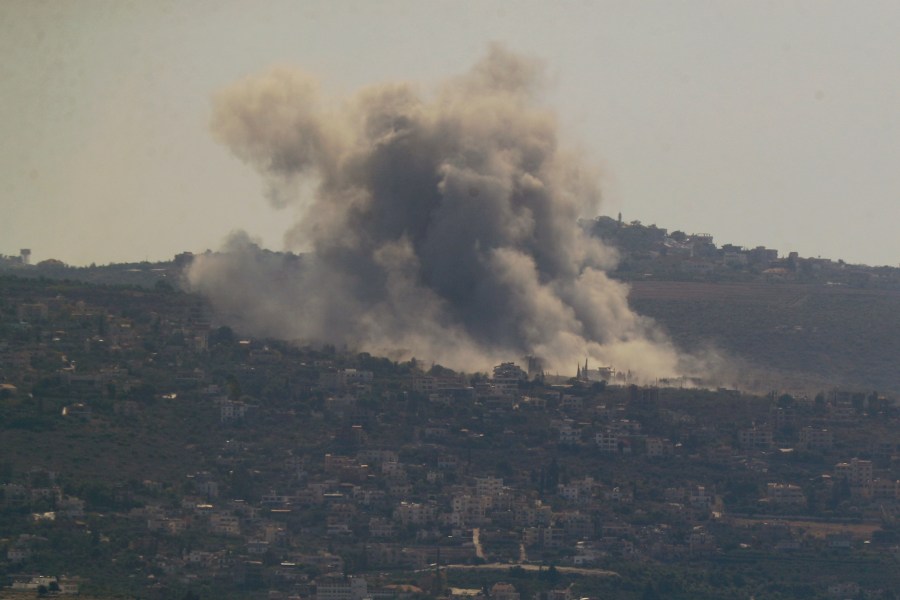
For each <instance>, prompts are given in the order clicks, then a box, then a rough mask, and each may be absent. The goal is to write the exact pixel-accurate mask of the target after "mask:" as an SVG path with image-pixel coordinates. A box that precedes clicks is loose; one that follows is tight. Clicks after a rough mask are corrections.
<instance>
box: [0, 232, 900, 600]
mask: <svg viewBox="0 0 900 600" xmlns="http://www.w3.org/2000/svg"><path fill="white" fill-rule="evenodd" d="M630 228H632V229H636V226H631V227H630ZM668 239H670V236H666V235H662V236H660V237H659V240H660V243H662V244H666V243H668V242H666V240H668ZM678 243H679V244H690V243H691V242H690V238H686V239H685V240H683V241H682V242H678ZM739 256H745V257H747V258H746V263H744V262H743V261H741V263H740V265H739V266H740V267H741V268H750V267H751V266H753V265H755V264H756V263H755V262H754V261H753V260H751V259H750V258H749V257H750V254H739ZM753 256H768V257H769V258H767V259H765V260H767V261H769V263H771V261H772V260H776V259H774V258H773V256H774V255H773V253H761V252H757V253H756V254H754V255H753ZM23 258H25V260H24V261H23V262H25V263H27V257H23ZM8 260H9V259H8ZM179 260H184V258H183V257H182V259H179ZM685 260H691V259H689V258H686V259H685ZM709 260H710V262H711V263H715V262H716V260H718V259H713V258H710V259H709ZM175 262H177V261H175ZM38 268H39V267H38ZM715 268H716V269H719V268H725V269H731V267H728V266H720V265H718V264H717V266H716V267H715ZM771 268H775V267H771V266H766V269H771ZM779 268H782V267H779ZM783 268H784V269H786V270H787V269H788V268H787V267H783ZM835 268H837V267H835ZM766 269H764V270H766ZM788 272H789V271H788ZM159 281H160V282H163V281H164V280H163V279H160V280H159ZM573 372H574V373H575V376H574V377H569V378H566V377H562V378H552V377H550V376H549V375H547V374H544V373H542V372H541V370H540V369H539V366H538V365H537V363H536V362H534V361H533V360H529V358H528V357H510V358H509V362H504V363H502V364H498V365H495V366H490V365H487V366H486V371H485V372H483V373H458V372H454V371H451V370H449V369H446V368H444V367H441V366H440V365H435V364H422V363H420V362H419V361H416V360H415V359H413V360H410V361H407V362H399V363H398V362H393V361H391V360H388V359H385V358H379V357H375V356H371V355H368V354H360V353H354V352H351V351H347V350H341V349H338V348H334V347H319V348H309V347H298V346H295V345H291V344H288V343H285V342H279V341H275V340H265V339H251V338H246V337H243V336H240V335H239V334H237V333H236V332H234V331H232V330H231V329H229V328H228V327H227V326H222V325H216V324H215V323H214V322H213V316H212V315H211V314H210V313H209V309H208V308H207V306H206V304H205V302H204V301H203V300H202V299H201V298H198V297H195V296H192V295H190V294H186V293H183V292H179V291H177V290H176V289H174V287H173V286H169V285H167V284H163V285H154V286H151V287H139V286H134V285H130V286H111V285H92V284H84V283H77V282H73V281H63V280H54V279H47V278H44V279H32V278H20V277H15V276H3V277H0V443H2V447H3V449H4V450H3V454H2V459H0V481H2V485H0V508H2V510H0V531H2V536H3V537H2V539H0V547H2V559H0V578H2V581H0V583H2V585H4V586H6V588H8V589H9V590H10V593H12V592H13V590H18V591H20V592H22V593H26V592H27V593H32V594H37V595H46V594H70V593H81V594H82V595H87V596H88V597H93V596H96V597H100V598H102V597H129V598H132V597H133V598H229V597H234V598H238V597H240V598H268V599H289V598H290V599H298V598H300V599H309V600H363V599H364V598H380V599H384V600H387V599H392V598H485V599H488V598H490V599H495V598H496V599H501V600H516V599H531V598H536V599H538V600H549V599H553V600H565V599H571V598H598V599H599V598H610V597H615V598H726V597H728V598H731V597H751V596H753V597H767V598H812V597H828V598H856V597H866V598H892V597H895V596H893V595H892V594H893V593H894V592H893V590H896V589H898V583H900V581H898V575H897V572H898V571H897V568H896V566H897V561H898V559H900V528H898V525H897V518H898V515H900V445H898V439H897V436H896V430H897V426H898V418H900V406H898V404H897V401H896V398H895V397H893V396H888V395H882V394H878V393H877V392H874V393H873V392H871V391H870V390H867V389H848V388H840V387H835V388H830V389H822V390H821V391H820V392H819V393H817V394H815V395H802V396H801V395H792V394H789V393H786V392H785V391H783V390H778V389H773V391H772V392H771V393H768V394H762V395H750V394H746V393H742V392H741V391H738V390H733V389H712V390H708V389H696V388H690V387H683V386H682V383H683V382H671V383H669V384H667V383H665V382H661V383H660V385H658V386H637V385H633V384H630V383H629V381H628V380H627V374H624V373H618V372H616V370H615V368H614V366H611V365H592V364H590V363H589V362H585V363H584V364H580V365H573ZM801 565H802V568H799V567H800V566H801ZM92 595H93V596H92Z"/></svg>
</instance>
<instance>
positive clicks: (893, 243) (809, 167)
mask: <svg viewBox="0 0 900 600" xmlns="http://www.w3.org/2000/svg"><path fill="white" fill-rule="evenodd" d="M898 32H900V3H898V2H896V1H895V0H890V1H884V2H876V1H859V2H850V1H848V0H841V1H827V0H811V1H798V2H788V1H785V0H779V1H772V2H768V1H764V0H746V1H737V0H721V1H700V0H683V1H673V0H660V1H649V0H647V1H640V0H639V1H635V0H623V1H607V0H598V1H594V2H590V1H584V2H561V1H554V2H547V1H543V0H542V1H534V2H530V1H521V2H503V1H491V0H477V1H465V0H454V1H440V2H439V1H423V0H415V1H413V0H411V1H392V0H378V1H377V2H372V1H371V0H365V1H359V2H351V1H340V0H328V1H321V2H319V1H315V0H306V1H297V0H285V1H279V0H267V1H266V2H251V1H238V0H231V1H228V0H214V1H201V0H191V1H185V2H167V1H164V0H141V1H134V2H129V1H127V0H112V1H108V2H107V1H98V0H77V1H76V0H73V1H64V0H57V1H52V2H43V1H38V0H4V1H3V2H0V56H2V59H0V254H18V251H19V249H20V248H25V247H27V248H31V249H32V259H33V260H34V261H40V260H44V259H47V258H57V259H60V260H63V261H65V262H67V263H69V264H75V265H81V264H88V263H91V262H96V263H98V264H105V263H109V262H125V261H139V260H145V259H146V260H167V259H170V258H171V257H172V256H173V255H174V254H176V253H178V252H181V251H185V250H189V251H194V252H199V251H203V250H205V249H207V248H212V249H215V248H218V247H219V246H220V244H221V242H222V240H223V238H224V237H225V236H226V235H227V234H228V233H229V232H230V231H232V230H235V229H245V230H246V231H248V232H249V233H250V234H251V235H253V236H256V237H258V238H259V239H260V240H262V242H263V244H264V245H265V246H266V247H268V248H271V249H273V250H279V249H281V248H282V247H283V245H282V241H281V240H282V235H283V233H284V232H285V230H286V229H287V227H288V225H289V224H290V222H291V221H292V220H293V218H294V216H293V215H292V214H290V213H285V212H283V211H277V210H275V209H273V208H271V207H270V206H269V205H268V204H267V202H266V200H265V199H264V197H263V191H264V187H263V182H262V181H261V180H260V178H259V177H258V176H257V174H256V173H255V172H254V171H253V170H252V169H251V168H250V167H248V166H246V165H244V164H242V163H241V162H239V161H238V160H236V159H234V158H232V157H231V156H230V155H229V153H228V151H227V150H226V149H225V148H223V147H221V146H219V145H218V144H216V142H215V141H214V140H213V139H212V137H211V136H210V134H209V129H208V124H209V118H210V109H211V104H210V100H211V97H212V96H213V94H214V93H215V92H216V91H217V90H219V89H221V88H222V87H224V86H226V85H228V84H230V83H232V82H233V81H235V80H237V79H239V78H241V77H243V76H246V75H250V74H253V73H258V72H260V71H263V70H265V69H266V68H268V67H270V66H272V65H296V66H298V67H300V68H303V69H304V70H306V71H309V72H312V73H315V74H317V75H318V76H319V77H321V79H322V81H323V85H324V86H325V88H326V90H328V91H329V92H331V93H333V94H335V95H341V94H348V93H351V92H353V91H354V90H356V89H357V88H359V87H360V86H363V85H366V84H370V83H379V82H383V81H387V80H410V81H417V82H420V83H421V85H422V87H423V90H427V88H428V86H429V84H433V83H436V82H439V81H440V80H442V79H444V78H445V77H447V76H452V75H454V74H458V73H461V72H464V71H466V70H467V69H468V68H469V67H470V66H471V65H472V63H474V62H475V61H476V60H478V59H479V58H480V57H481V56H483V55H484V54H485V52H486V49H487V46H488V44H489V43H490V42H501V43H503V44H504V45H505V46H506V47H507V48H509V49H510V50H512V51H514V52H517V53H521V54H524V55H526V56H530V57H534V58H537V59H539V60H541V61H542V62H543V63H544V65H545V67H546V70H547V73H548V74H549V79H550V81H551V86H550V89H549V90H548V92H547V93H546V95H545V98H544V99H543V101H544V102H545V103H546V104H548V105H549V106H551V107H553V108H554V109H555V110H556V112H557V113H558V116H559V120H560V122H561V123H562V125H563V129H564V140H565V143H566V145H570V146H574V147H576V148H579V149H581V150H582V151H583V152H584V153H586V154H587V155H588V156H589V157H590V160H591V161H592V162H594V163H595V164H597V165H599V166H600V169H601V173H602V176H601V177H602V179H601V187H602V189H603V191H604V196H605V204H604V207H603V209H602V212H603V213H604V214H609V215H615V214H616V213H618V212H619V211H621V212H622V213H623V218H624V219H625V220H627V221H631V220H635V219H637V220H640V221H642V222H643V223H645V224H649V223H656V224H658V225H659V226H661V227H668V228H669V229H670V230H674V229H682V230H684V231H686V232H688V233H691V232H707V233H711V234H713V235H714V236H715V239H716V242H717V243H724V242H731V243H736V244H741V245H745V246H756V245H765V246H768V247H771V248H777V249H778V250H779V251H780V252H782V253H785V254H786V253H787V252H789V251H797V252H799V253H800V254H801V255H802V256H818V255H821V256H823V257H829V258H833V259H838V258H840V259H843V260H846V261H847V262H853V263H855V262H864V263H869V264H878V265H880V264H889V265H894V266H897V265H898V263H900V235H898V225H900V123H898V113H900V35H898ZM586 216H593V215H586Z"/></svg>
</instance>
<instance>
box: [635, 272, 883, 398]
mask: <svg viewBox="0 0 900 600" xmlns="http://www.w3.org/2000/svg"><path fill="white" fill-rule="evenodd" d="M630 299H631V303H632V306H633V307H634V308H635V310H637V311H638V312H639V313H641V314H644V315H647V316H650V317H653V318H654V319H656V320H657V321H658V322H659V323H660V324H661V325H662V326H663V327H664V328H665V329H666V330H667V331H668V332H669V334H670V335H671V336H672V337H673V339H674V340H675V341H676V343H677V344H678V345H679V346H681V347H683V348H687V349H691V348H697V347H699V346H703V345H705V344H708V343H712V344H714V345H715V346H716V347H718V348H721V349H723V350H725V351H727V352H728V353H730V354H732V355H734V356H738V357H741V358H743V359H745V360H746V361H748V362H750V363H751V364H752V365H754V366H757V367H759V368H760V369H762V371H763V372H764V373H766V372H768V373H771V375H772V379H773V382H778V381H779V380H783V379H788V380H790V381H794V382H798V381H799V382H803V381H809V382H812V383H815V384H818V385H819V386H825V385H829V386H831V385H833V386H849V387H856V388H861V389H866V390H878V391H890V392H897V391H898V390H900V377H898V375H897V372H896V369H895V365H896V364H897V363H898V361H900V318H898V314H900V313H898V311H900V292H897V291H892V290H880V289H853V288H848V287H843V286H828V285H817V284H773V283H769V284H767V283H707V282H677V281H635V282H632V283H631V295H630Z"/></svg>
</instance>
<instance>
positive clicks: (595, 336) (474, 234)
mask: <svg viewBox="0 0 900 600" xmlns="http://www.w3.org/2000/svg"><path fill="white" fill-rule="evenodd" d="M540 79H541V70H540V68H539V66H538V65H537V64H536V63H535V62H533V61H529V60H526V59H523V58H520V57H518V56H515V55H513V54H511V53H509V52H507V51H505V50H503V49H502V48H499V47H493V48H491V49H490V51H489V53H488V55H487V56H486V58H484V59H483V60H482V61H480V62H479V63H477V64H476V65H475V66H474V67H473V68H472V69H471V70H470V71H469V72H468V73H466V74H465V75H462V76H460V77H456V78H452V79H450V80H448V81H446V82H445V83H444V84H443V85H441V86H440V87H439V88H438V89H437V90H435V91H433V92H432V93H429V94H424V93H422V92H420V91H419V90H417V88H416V87H415V86H413V85H410V84H403V83H401V84H385V85H380V86H374V87H370V88H366V89H363V90H361V91H360V92H358V93H357V94H356V95H355V96H353V97H352V98H349V99H346V100H343V101H335V100H334V99H329V98H324V97H323V96H322V94H321V93H320V91H319V88H318V85H317V82H316V80H315V79H314V78H312V77H310V76H309V75H307V74H304V73H302V72H299V71H296V70H289V69H276V70H272V71H270V72H268V73H265V74H263V75H260V76H257V77H252V78H249V79H246V80H244V81H241V82H238V83H237V84H235V85H234V86H232V87H231V88H229V89H226V90H224V91H223V92H222V93H221V94H219V95H218V97H217V98H216V100H215V103H214V114H213V119H212V131H213V134H214V135H215V137H216V138H217V139H218V140H219V141H220V142H222V143H223V144H225V145H227V146H228V147H229V148H230V149H231V150H232V152H233V153H234V154H235V155H236V156H237V157H239V158H240V159H242V160H243V161H245V162H246V163H248V164H250V165H252V166H253V167H255V168H256V169H257V170H258V171H259V172H260V173H261V174H262V176H263V177H264V179H265V181H266V185H267V195H268V197H269V199H270V200H271V202H272V204H273V205H274V206H275V207H278V208H282V209H284V208H288V207H293V210H294V211H295V213H296V214H297V215H298V216H297V220H296V222H295V223H294V224H293V226H292V227H291V229H290V230H289V231H288V233H287V234H286V236H285V241H286V249H288V250H293V251H298V252H302V253H303V254H302V256H301V258H300V259H296V258H293V259H292V258H290V256H289V255H288V256H285V255H281V254H274V253H270V252H267V251H265V250H262V249H261V248H259V246H258V245H256V244H254V243H253V242H252V241H251V240H250V239H249V238H248V237H247V236H246V234H242V233H239V234H234V235H233V236H232V237H231V239H230V240H229V241H228V242H227V243H226V247H225V249H224V251H223V252H222V253H217V254H206V255H203V256H199V257H197V259H196V260H195V261H194V263H193V265H192V267H191V268H190V271H189V273H188V279H189V282H190V285H191V286H192V288H193V289H194V290H196V291H199V292H201V293H204V294H206V295H207V296H209V297H210V298H211V300H212V302H213V304H214V306H215V307H216V308H217V309H218V310H219V311H220V313H221V314H222V315H223V318H225V319H226V320H228V321H229V322H230V323H232V324H233V325H234V326H236V327H237V328H239V329H241V330H243V331H245V332H247V333H251V334H257V335H266V336H278V337H282V338H288V339H297V340H304V341H309V342H329V343H337V344H347V345H349V346H351V347H355V348H358V349H360V350H366V351H369V352H373V353H380V354H388V355H393V356H397V355H398V353H399V354H404V353H405V354H407V355H416V356H418V357H420V358H423V357H424V358H430V359H434V360H438V361H440V362H442V363H443V364H446V365H448V366H455V367H457V368H478V369H484V368H485V366H486V365H487V364H490V363H489V362H488V361H496V360H499V359H507V360H508V359H515V358H517V357H520V356H523V355H525V354H533V355H536V356H539V357H541V358H542V359H543V360H544V362H545V364H546V365H547V366H548V367H549V368H550V369H558V370H560V371H561V372H569V371H571V370H573V367H574V365H575V364H576V363H577V362H579V361H583V360H584V357H586V356H590V357H592V358H593V360H594V361H595V364H597V363H604V364H612V365H614V366H615V367H617V368H619V369H629V370H631V371H633V372H635V373H637V374H639V375H643V376H644V377H647V378H650V377H656V376H671V375H674V374H675V373H676V371H677V363H678V360H677V354H676V352H675V351H674V350H673V349H672V347H671V345H670V344H669V343H668V341H667V340H666V339H665V338H664V337H663V336H661V335H660V334H658V333H657V332H656V331H655V329H654V328H653V326H652V323H650V322H649V321H648V320H646V319H644V318H642V317H640V316H639V315H637V314H635V313H634V312H632V311H631V310H630V309H629V307H628V302H627V293H628V289H627V287H626V286H624V285H623V284H621V283H618V282H615V281H613V280H611V279H609V278H608V277H607V276H606V274H605V271H607V270H609V269H610V268H611V267H613V266H614V265H615V261H616V256H615V253H614V252H613V251H612V250H611V249H609V248H607V247H605V246H604V245H603V244H602V243H601V242H600V241H599V240H597V239H594V238H591V237H589V236H587V235H585V234H584V233H583V232H582V230H581V228H580V227H579V226H578V224H577V218H578V216H579V215H583V214H590V215H593V214H596V213H597V209H598V202H599V198H600V195H599V191H598V187H597V179H596V175H595V173H594V171H593V170H592V169H591V168H589V167H588V166H586V165H585V164H583V162H582V161H581V160H580V159H579V158H578V157H577V156H575V155H573V154H572V153H571V152H567V151H565V150H564V149H561V148H560V146H559V141H558V139H557V137H558V126H557V123H556V120H555V118H554V115H553V113H552V112H551V111H549V110H547V109H546V108H543V107H541V106H540V105H539V104H538V103H537V101H536V93H537V92H538V91H539V88H540V85H539V84H540Z"/></svg>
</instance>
